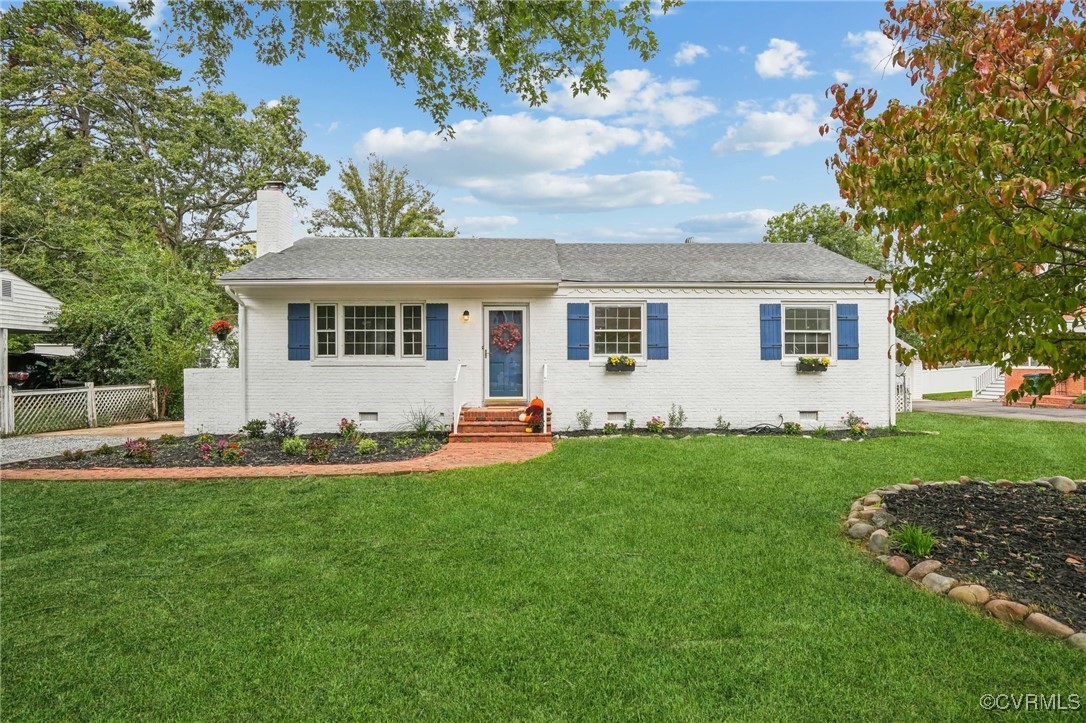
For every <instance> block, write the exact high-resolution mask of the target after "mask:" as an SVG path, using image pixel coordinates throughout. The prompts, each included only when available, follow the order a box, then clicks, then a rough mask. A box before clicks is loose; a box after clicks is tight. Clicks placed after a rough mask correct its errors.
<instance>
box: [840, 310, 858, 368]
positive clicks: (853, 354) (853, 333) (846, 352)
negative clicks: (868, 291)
mask: <svg viewBox="0 0 1086 723" xmlns="http://www.w3.org/2000/svg"><path fill="white" fill-rule="evenodd" d="M837 358H838V359H845V360H849V359H859V358H860V313H859V310H858V307H857V305H856V304H838V305H837Z"/></svg>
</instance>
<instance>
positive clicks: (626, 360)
mask: <svg viewBox="0 0 1086 723" xmlns="http://www.w3.org/2000/svg"><path fill="white" fill-rule="evenodd" d="M605 368H606V369H607V371H609V372H632V371H633V370H634V369H635V368H637V360H635V359H631V358H630V357H628V356H611V357H607V366H606V367H605Z"/></svg>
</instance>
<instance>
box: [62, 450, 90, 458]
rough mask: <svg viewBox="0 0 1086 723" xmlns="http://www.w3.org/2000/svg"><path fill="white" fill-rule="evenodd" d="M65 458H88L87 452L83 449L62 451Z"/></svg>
mask: <svg viewBox="0 0 1086 723" xmlns="http://www.w3.org/2000/svg"><path fill="white" fill-rule="evenodd" d="M60 456H61V457H63V458H64V459H76V460H78V459H86V457H87V453H86V452H85V451H84V450H82V449H66V450H64V451H63V452H61V453H60Z"/></svg>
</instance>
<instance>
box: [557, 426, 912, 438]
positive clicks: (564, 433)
mask: <svg viewBox="0 0 1086 723" xmlns="http://www.w3.org/2000/svg"><path fill="white" fill-rule="evenodd" d="M916 434H918V433H917V432H905V431H902V430H899V429H887V428H879V429H869V430H867V434H866V435H865V437H864V438H865V439H876V438H879V437H906V436H913V435H916ZM554 435H555V436H556V437H607V436H612V437H623V436H626V437H704V436H706V435H716V436H719V437H738V436H739V435H744V436H747V437H753V436H774V437H799V436H801V435H806V436H808V437H815V438H818V439H833V440H842V439H852V436H851V435H850V433H849V432H848V430H845V429H828V430H826V431H825V432H815V431H814V430H810V429H804V430H803V431H801V432H800V433H799V434H794V433H789V432H785V431H784V428H783V427H778V426H776V425H772V424H760V425H758V426H756V427H747V428H745V429H733V428H729V429H726V430H723V431H722V430H719V429H716V428H713V427H665V428H664V430H663V431H662V432H650V431H649V430H647V429H645V428H644V427H635V428H634V429H632V430H630V429H626V428H625V427H619V429H618V431H617V432H614V433H613V434H610V435H607V434H604V433H603V430H602V429H588V430H584V429H566V430H557V429H556V430H554Z"/></svg>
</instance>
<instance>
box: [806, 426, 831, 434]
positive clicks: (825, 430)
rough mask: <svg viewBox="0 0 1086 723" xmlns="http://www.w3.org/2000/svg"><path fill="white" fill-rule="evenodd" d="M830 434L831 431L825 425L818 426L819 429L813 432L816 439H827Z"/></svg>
mask: <svg viewBox="0 0 1086 723" xmlns="http://www.w3.org/2000/svg"><path fill="white" fill-rule="evenodd" d="M829 433H830V429H829V427H827V426H826V425H825V424H820V425H818V429H815V430H814V431H813V432H811V434H813V435H814V436H816V437H825V436H826V435H828V434H829Z"/></svg>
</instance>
